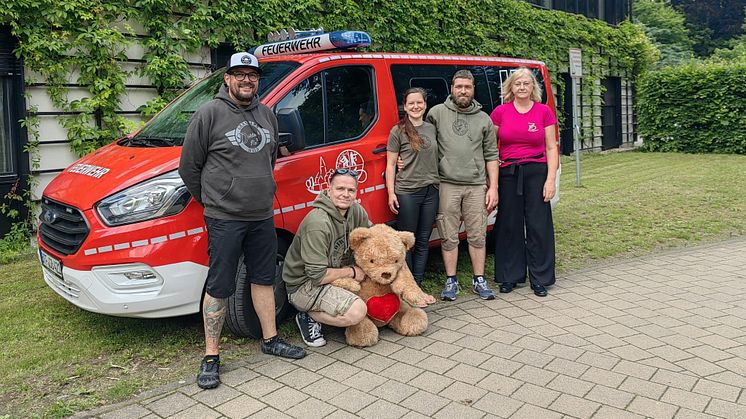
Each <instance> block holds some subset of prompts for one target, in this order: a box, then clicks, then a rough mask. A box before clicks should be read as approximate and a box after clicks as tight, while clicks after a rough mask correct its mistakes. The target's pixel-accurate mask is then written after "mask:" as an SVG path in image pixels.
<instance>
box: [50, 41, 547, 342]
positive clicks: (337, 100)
mask: <svg viewBox="0 0 746 419" xmlns="http://www.w3.org/2000/svg"><path fill="white" fill-rule="evenodd" d="M314 37H316V38H314ZM303 38H304V39H302V42H300V41H299V40H298V39H295V40H286V41H279V42H274V43H271V44H267V45H263V46H260V47H257V48H255V49H253V50H252V52H254V53H255V54H256V55H258V56H259V57H260V61H261V67H262V79H261V81H260V85H259V91H258V97H259V98H260V99H261V101H262V102H263V103H264V104H266V105H267V106H269V107H270V108H271V109H272V110H273V111H274V112H275V113H276V115H277V118H278V121H279V127H280V131H281V136H280V137H281V138H280V140H281V142H283V143H284V144H285V145H286V146H287V148H288V149H289V150H290V151H291V154H290V155H288V156H284V157H279V158H278V160H277V164H276V167H275V172H274V176H275V180H276V183H277V193H276V195H275V204H274V216H275V220H274V221H275V226H276V228H277V236H278V240H279V243H278V244H279V246H278V249H279V250H278V254H277V279H276V281H275V298H276V307H277V316H278V318H280V319H281V318H284V317H285V316H286V315H287V314H288V311H289V310H290V307H289V304H288V303H287V296H286V293H285V288H284V284H283V282H282V279H281V277H280V273H281V270H282V263H283V256H284V254H285V252H286V250H287V248H288V246H289V245H290V242H291V240H292V239H293V234H294V233H295V232H296V230H297V228H298V226H299V224H300V222H301V220H302V219H303V217H304V216H305V215H306V213H307V212H308V211H309V210H310V208H311V203H312V202H313V200H314V198H315V197H316V195H317V194H318V193H320V192H321V191H322V190H323V189H324V188H325V187H326V186H327V184H326V182H327V178H328V175H329V174H330V172H331V171H332V170H334V168H353V169H355V170H357V171H359V172H360V173H361V175H360V178H359V195H358V198H359V200H360V203H361V205H362V206H363V207H364V208H365V209H366V210H367V212H368V214H369V215H370V218H371V220H372V221H373V222H374V223H388V222H391V221H393V220H394V218H395V217H394V215H393V214H392V213H391V212H390V211H389V209H388V207H387V192H386V188H385V182H384V179H383V174H384V171H385V163H386V143H387V139H388V134H389V130H390V129H391V127H392V126H393V125H394V124H395V123H396V122H397V121H398V120H399V118H401V117H402V116H403V115H404V113H403V109H402V107H401V106H400V103H401V102H402V97H401V95H402V93H403V92H404V91H405V90H406V89H407V88H409V87H423V88H425V89H426V90H427V91H428V93H429V95H428V98H427V102H428V103H427V104H428V108H431V107H432V106H434V105H436V104H438V103H442V102H443V101H444V100H445V99H446V97H447V95H448V93H449V89H450V83H451V77H452V75H453V74H454V73H455V72H456V70H459V69H462V68H466V69H470V70H471V71H472V73H473V74H474V76H475V78H476V81H475V82H476V97H475V98H476V100H477V101H478V102H479V103H481V104H482V106H483V110H484V111H485V112H487V113H488V114H489V113H490V112H491V111H492V109H494V107H496V106H497V105H499V104H500V103H501V98H500V86H501V84H502V81H503V80H505V79H506V78H507V77H508V75H509V74H510V72H511V71H512V70H514V69H515V68H517V67H519V66H524V67H528V68H530V69H532V70H533V71H534V73H535V74H536V76H537V77H538V79H539V81H540V83H542V84H543V88H544V92H545V93H544V97H545V103H547V104H548V105H550V106H551V107H552V109H554V99H553V96H552V94H551V92H552V89H551V85H550V80H549V73H548V71H547V69H546V67H545V65H544V64H543V63H542V62H539V61H531V60H524V59H515V58H498V57H473V56H461V55H419V54H403V53H369V52H356V51H354V50H352V51H351V50H347V48H350V47H355V46H365V45H366V42H367V44H369V42H370V38H369V37H368V35H367V34H365V33H363V32H350V31H347V32H334V33H332V34H327V33H321V34H307V36H305V37H303ZM293 42H294V43H293ZM335 42H336V43H335ZM328 49H332V51H328ZM223 71H224V70H218V71H216V72H214V73H213V74H212V75H210V76H208V77H207V78H205V79H204V80H202V81H200V82H199V83H197V84H195V85H194V86H193V87H191V88H190V89H189V90H187V91H186V92H185V93H184V94H182V95H181V96H180V97H179V98H177V99H176V100H174V101H173V102H172V103H171V104H170V105H169V106H168V107H166V108H164V110H163V111H161V112H160V113H159V114H158V115H157V116H155V117H154V118H153V119H152V120H150V121H149V122H148V123H147V124H146V125H145V126H144V127H143V128H141V129H140V130H139V131H137V132H135V133H133V134H131V135H128V136H127V137H125V138H122V139H120V140H119V141H116V142H114V143H112V144H109V145H107V146H105V147H102V148H100V149H98V150H96V151H95V152H93V153H91V154H89V155H87V156H85V157H83V158H82V159H80V160H79V161H77V162H76V163H74V164H73V165H72V166H70V167H68V168H67V169H66V170H65V171H63V172H62V173H61V174H60V175H59V176H57V177H56V178H55V179H54V180H53V181H52V182H51V183H50V184H49V186H47V188H46V189H45V190H44V193H43V198H42V212H41V216H40V221H41V223H40V226H39V231H38V236H37V238H38V242H39V258H40V261H41V264H42V267H43V273H44V279H45V281H46V282H47V284H48V285H49V286H50V287H51V288H52V289H53V290H54V291H56V292H57V293H58V294H59V295H61V296H62V297H63V298H65V299H66V300H68V301H69V302H71V303H72V304H75V305H76V306H78V307H80V308H82V309H85V310H88V311H92V312H98V313H104V314H109V315H115V316H126V317H146V318H154V317H169V316H179V315H185V314H190V313H196V312H198V311H199V309H200V299H201V296H202V293H203V289H204V282H205V277H206V274H207V234H206V230H205V225H204V220H203V217H202V208H201V207H200V206H199V204H197V202H196V201H194V200H193V199H192V198H191V196H190V195H189V193H188V192H187V190H186V187H185V186H184V183H183V182H182V181H181V179H180V177H179V175H178V173H177V167H178V164H179V156H180V153H181V147H180V145H181V144H182V141H183V140H184V134H185V132H186V128H187V125H188V123H189V119H190V117H191V115H192V114H193V113H194V112H195V111H196V110H197V109H198V108H199V107H200V106H201V105H203V104H204V103H206V102H207V101H209V100H211V99H212V98H213V96H214V95H215V93H216V92H217V90H218V88H219V86H220V85H221V83H222V82H223ZM547 92H548V93H549V94H547ZM490 220H491V223H492V222H494V214H493V215H492V216H491V218H490ZM433 239H437V231H436V232H435V233H434V237H433ZM244 269H245V268H243V267H241V268H240V269H239V271H238V272H237V276H236V281H237V287H236V293H235V295H234V296H233V297H231V298H230V303H229V313H230V314H229V316H228V318H227V321H226V323H227V326H228V327H229V329H231V331H233V332H234V333H237V334H239V335H245V336H259V335H260V334H261V332H260V326H259V322H258V319H257V318H256V315H255V313H254V312H253V306H252V304H251V293H250V287H249V284H248V283H247V281H246V280H245V272H244Z"/></svg>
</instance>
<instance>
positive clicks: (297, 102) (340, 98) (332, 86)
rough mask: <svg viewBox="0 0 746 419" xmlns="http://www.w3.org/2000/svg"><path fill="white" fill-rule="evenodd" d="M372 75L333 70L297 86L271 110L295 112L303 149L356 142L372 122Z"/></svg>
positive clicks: (365, 71)
mask: <svg viewBox="0 0 746 419" xmlns="http://www.w3.org/2000/svg"><path fill="white" fill-rule="evenodd" d="M373 92H374V87H373V71H372V69H371V68H370V67H365V66H347V67H334V68H330V69H326V70H322V71H320V72H318V73H316V74H313V75H312V76H310V77H308V78H306V79H305V80H303V81H302V82H300V83H299V84H298V85H297V86H295V87H294V88H293V89H291V90H290V92H288V94H287V95H285V97H283V98H282V99H281V100H280V101H279V102H278V103H277V105H276V106H275V112H278V111H279V110H284V111H287V110H297V111H298V113H299V115H300V119H301V122H302V125H303V131H304V134H305V148H312V147H318V146H321V145H324V144H328V143H336V142H340V141H347V140H353V139H356V138H359V137H360V136H362V134H364V133H365V132H366V131H367V130H368V129H369V128H370V126H371V125H373V122H374V121H375V119H376V114H377V109H376V105H375V96H374V93H373Z"/></svg>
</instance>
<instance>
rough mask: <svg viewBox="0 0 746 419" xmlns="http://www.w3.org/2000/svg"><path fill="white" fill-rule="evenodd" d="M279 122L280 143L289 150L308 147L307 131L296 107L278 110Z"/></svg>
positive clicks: (293, 150)
mask: <svg viewBox="0 0 746 419" xmlns="http://www.w3.org/2000/svg"><path fill="white" fill-rule="evenodd" d="M277 124H278V128H279V130H280V134H279V137H280V145H281V146H285V147H287V149H288V151H290V152H295V151H299V150H303V149H304V148H305V147H306V132H305V130H304V128H303V120H302V119H301V118H300V112H298V109H294V108H283V109H279V110H278V111H277Z"/></svg>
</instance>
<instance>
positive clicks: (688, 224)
mask: <svg viewBox="0 0 746 419" xmlns="http://www.w3.org/2000/svg"><path fill="white" fill-rule="evenodd" d="M574 168H575V167H574V161H573V160H572V159H569V158H567V159H566V158H563V170H564V173H563V177H562V186H561V193H562V196H561V201H560V203H559V205H558V206H557V207H556V208H555V212H554V222H555V230H556V239H557V262H558V270H559V272H560V273H562V272H566V271H568V270H572V269H577V268H581V267H584V266H589V265H591V264H593V263H596V262H597V261H600V260H604V259H610V258H619V257H631V256H636V255H642V254H646V253H650V252H652V251H656V250H659V249H664V248H670V247H675V246H682V245H689V244H695V243H699V242H703V241H715V240H721V239H725V238H728V237H733V236H740V235H744V234H746V156H723V155H682V154H659V153H638V152H626V153H611V154H604V155H600V154H593V155H584V156H583V160H582V174H583V177H582V181H583V187H581V188H576V187H575V172H574ZM432 254H433V257H432V259H433V260H432V263H431V264H430V272H429V273H428V276H427V279H426V281H425V284H424V286H425V288H426V290H428V291H431V292H433V293H439V292H440V287H441V285H442V278H443V272H442V264H441V262H440V261H439V260H438V259H439V258H438V257H437V251H436V252H432ZM459 265H460V269H459V271H460V280H461V281H462V285H464V287H468V286H470V284H469V282H470V275H471V272H470V268H469V263H468V256H467V255H466V254H465V253H462V254H461V256H460V263H459ZM487 274H488V276H490V275H491V274H492V259H491V258H490V257H488V262H487ZM466 289H467V290H468V288H466ZM281 330H282V331H283V334H292V333H294V329H293V328H292V326H290V325H286V326H284V327H283V328H282V329H281ZM0 341H2V342H3V344H4V350H3V355H4V356H3V357H1V358H0V372H1V373H2V377H3V380H0V416H2V415H3V414H8V415H11V416H13V417H15V416H19V417H26V416H32V415H33V416H56V417H59V416H66V415H70V414H72V413H74V412H77V411H80V410H85V409H89V408H92V407H95V406H97V405H101V404H106V403H112V402H115V401H118V400H122V399H125V398H127V397H130V396H132V395H133V394H135V393H137V392H139V391H141V390H144V389H148V388H153V387H156V386H158V385H161V384H165V383H168V382H172V381H176V380H179V379H184V378H186V377H190V376H192V375H193V374H195V373H196V367H197V362H198V359H199V357H200V356H201V351H202V333H201V320H200V319H199V317H197V316H190V317H181V318H174V319H162V320H138V319H126V318H115V317H109V316H103V315H98V314H93V313H88V312H85V311H82V310H79V309H77V308H76V307H74V306H72V305H71V304H68V303H67V302H66V301H64V300H63V299H62V298H61V297H59V296H57V295H56V294H55V293H54V292H52V291H51V290H50V289H49V288H48V287H47V286H46V284H45V283H44V281H43V279H42V277H41V272H40V269H39V267H38V263H37V262H36V260H35V259H25V260H22V261H19V262H16V263H13V264H9V265H2V266H1V267H0ZM257 349H258V344H257V343H256V342H255V341H251V340H247V339H238V338H231V337H227V338H226V339H224V344H223V350H224V352H223V358H224V359H227V360H230V359H237V358H240V357H245V356H247V355H250V354H252V353H255V352H256V351H257Z"/></svg>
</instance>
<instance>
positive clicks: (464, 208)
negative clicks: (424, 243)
mask: <svg viewBox="0 0 746 419" xmlns="http://www.w3.org/2000/svg"><path fill="white" fill-rule="evenodd" d="M486 196H487V185H455V184H453V183H444V182H441V183H440V207H439V208H438V216H437V217H436V219H435V222H436V225H437V226H438V233H440V237H441V243H440V246H441V247H442V248H443V250H446V251H448V250H453V249H455V248H456V247H458V241H459V240H458V233H459V229H460V227H461V220H462V218H463V220H464V227H465V229H466V238H467V241H468V242H469V246H472V247H475V248H478V249H481V248H483V247H484V246H485V242H486V240H485V235H486V234H487V215H488V214H487V207H486V206H485V204H484V201H485V199H486Z"/></svg>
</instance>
